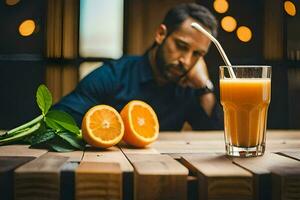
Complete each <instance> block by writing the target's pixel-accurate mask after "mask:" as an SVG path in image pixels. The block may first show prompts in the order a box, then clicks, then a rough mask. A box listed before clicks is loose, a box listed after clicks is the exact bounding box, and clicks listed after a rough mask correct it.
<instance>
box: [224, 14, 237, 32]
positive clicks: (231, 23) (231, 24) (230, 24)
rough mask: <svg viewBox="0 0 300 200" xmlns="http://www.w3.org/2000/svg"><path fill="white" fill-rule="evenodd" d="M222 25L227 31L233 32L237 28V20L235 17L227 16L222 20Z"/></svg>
mask: <svg viewBox="0 0 300 200" xmlns="http://www.w3.org/2000/svg"><path fill="white" fill-rule="evenodd" d="M221 26H222V28H223V29H224V30H225V31H227V32H232V31H234V30H235V29H236V26H237V22H236V20H235V19H234V18H233V17H231V16H226V17H223V19H222V20H221Z"/></svg>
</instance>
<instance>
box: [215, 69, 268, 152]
mask: <svg viewBox="0 0 300 200" xmlns="http://www.w3.org/2000/svg"><path fill="white" fill-rule="evenodd" d="M231 68H232V70H233V72H234V75H235V76H236V77H233V76H232V75H231V76H230V73H229V67H228V66H220V97H221V104H222V106H223V110H224V132H225V134H224V135H225V146H226V153H227V155H229V156H236V157H253V156H261V155H263V154H264V151H265V145H266V127H267V114H268V107H269V104H270V100H271V67H270V66H231Z"/></svg>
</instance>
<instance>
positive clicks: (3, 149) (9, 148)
mask: <svg viewBox="0 0 300 200" xmlns="http://www.w3.org/2000/svg"><path fill="white" fill-rule="evenodd" d="M47 151H48V150H45V149H30V148H29V145H6V146H0V156H25V157H39V156H41V155H43V154H45V153H47Z"/></svg>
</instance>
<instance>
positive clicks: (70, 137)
mask: <svg viewBox="0 0 300 200" xmlns="http://www.w3.org/2000/svg"><path fill="white" fill-rule="evenodd" d="M57 135H58V136H59V137H61V138H62V139H64V140H65V141H66V142H68V143H69V144H70V145H72V146H73V147H75V148H76V149H80V150H83V149H84V147H85V143H84V141H83V140H82V139H81V137H79V136H77V135H74V134H72V133H70V132H59V133H57Z"/></svg>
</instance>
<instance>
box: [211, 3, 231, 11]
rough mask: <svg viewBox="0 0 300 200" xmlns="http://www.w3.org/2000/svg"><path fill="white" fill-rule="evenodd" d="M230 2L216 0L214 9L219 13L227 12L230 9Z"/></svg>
mask: <svg viewBox="0 0 300 200" xmlns="http://www.w3.org/2000/svg"><path fill="white" fill-rule="evenodd" d="M228 7H229V4H228V2H227V1H226V0H215V1H214V9H215V11H217V12H218V13H225V12H226V11H227V10H228Z"/></svg>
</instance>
